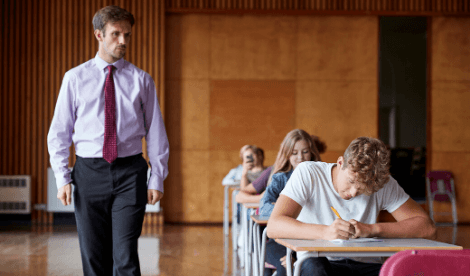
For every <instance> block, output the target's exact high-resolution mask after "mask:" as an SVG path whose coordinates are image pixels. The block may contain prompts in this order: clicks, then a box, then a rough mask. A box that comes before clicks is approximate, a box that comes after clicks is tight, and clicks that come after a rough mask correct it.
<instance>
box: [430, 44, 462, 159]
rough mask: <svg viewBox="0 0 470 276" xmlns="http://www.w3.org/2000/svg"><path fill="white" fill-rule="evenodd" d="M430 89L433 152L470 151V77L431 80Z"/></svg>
mask: <svg viewBox="0 0 470 276" xmlns="http://www.w3.org/2000/svg"><path fill="white" fill-rule="evenodd" d="M468 46H470V40H469V43H468ZM468 46H467V47H468ZM454 53H455V52H454ZM432 89H433V90H432V98H431V101H432V103H433V108H432V112H433V114H432V122H431V129H432V149H433V152H466V153H468V154H470V129H469V128H468V126H470V114H469V112H468V108H469V103H470V80H469V81H466V80H460V81H433V84H432ZM464 126H465V127H464Z"/></svg>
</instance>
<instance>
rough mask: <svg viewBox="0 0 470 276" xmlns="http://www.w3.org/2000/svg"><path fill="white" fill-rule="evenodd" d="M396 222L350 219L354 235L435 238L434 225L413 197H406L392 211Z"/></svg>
mask: <svg viewBox="0 0 470 276" xmlns="http://www.w3.org/2000/svg"><path fill="white" fill-rule="evenodd" d="M392 216H393V217H394V218H395V219H396V220H397V221H396V222H385V223H376V224H364V223H360V222H357V221H355V220H351V221H350V222H351V223H352V224H353V225H355V228H356V237H384V238H427V239H435V238H436V226H435V225H434V223H433V221H432V220H431V218H430V217H429V216H428V214H427V213H426V212H425V211H424V210H423V208H421V206H420V205H419V204H418V203H416V202H415V201H414V200H413V199H411V198H410V199H408V200H407V201H406V202H405V203H403V204H402V205H401V206H400V207H398V209H396V210H395V211H393V212H392Z"/></svg>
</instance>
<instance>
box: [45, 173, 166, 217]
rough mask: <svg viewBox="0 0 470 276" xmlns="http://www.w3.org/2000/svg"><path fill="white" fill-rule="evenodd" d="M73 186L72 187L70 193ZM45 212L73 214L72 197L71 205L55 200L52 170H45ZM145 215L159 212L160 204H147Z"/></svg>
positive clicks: (55, 189)
mask: <svg viewBox="0 0 470 276" xmlns="http://www.w3.org/2000/svg"><path fill="white" fill-rule="evenodd" d="M149 176H150V169H149V171H148V173H147V178H148V177H149ZM73 189H74V185H72V191H73ZM46 209H47V211H48V212H73V211H74V200H73V196H72V204H70V205H67V206H64V205H62V202H60V200H58V199H57V184H56V180H55V176H54V171H53V170H52V168H47V208H46ZM145 211H146V212H147V213H158V212H160V202H157V204H155V205H150V204H147V208H146V209H145Z"/></svg>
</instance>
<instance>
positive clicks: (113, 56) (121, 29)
mask: <svg viewBox="0 0 470 276" xmlns="http://www.w3.org/2000/svg"><path fill="white" fill-rule="evenodd" d="M131 30H132V27H131V24H130V23H129V22H128V21H126V20H123V21H118V22H115V23H111V22H108V23H107V24H106V27H105V32H106V34H105V35H104V36H103V37H102V38H101V46H102V49H100V50H102V51H100V52H101V54H102V55H104V57H105V58H104V60H106V61H108V62H110V61H111V62H115V61H118V60H119V59H121V58H123V57H124V55H125V54H126V49H127V46H128V44H129V41H130V38H131ZM100 34H101V35H103V33H102V32H100Z"/></svg>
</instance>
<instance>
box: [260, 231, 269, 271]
mask: <svg viewBox="0 0 470 276" xmlns="http://www.w3.org/2000/svg"><path fill="white" fill-rule="evenodd" d="M267 237H268V227H266V228H264V230H263V236H262V237H261V252H260V257H259V259H260V261H259V275H260V276H263V275H264V263H265V260H266V239H267Z"/></svg>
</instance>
